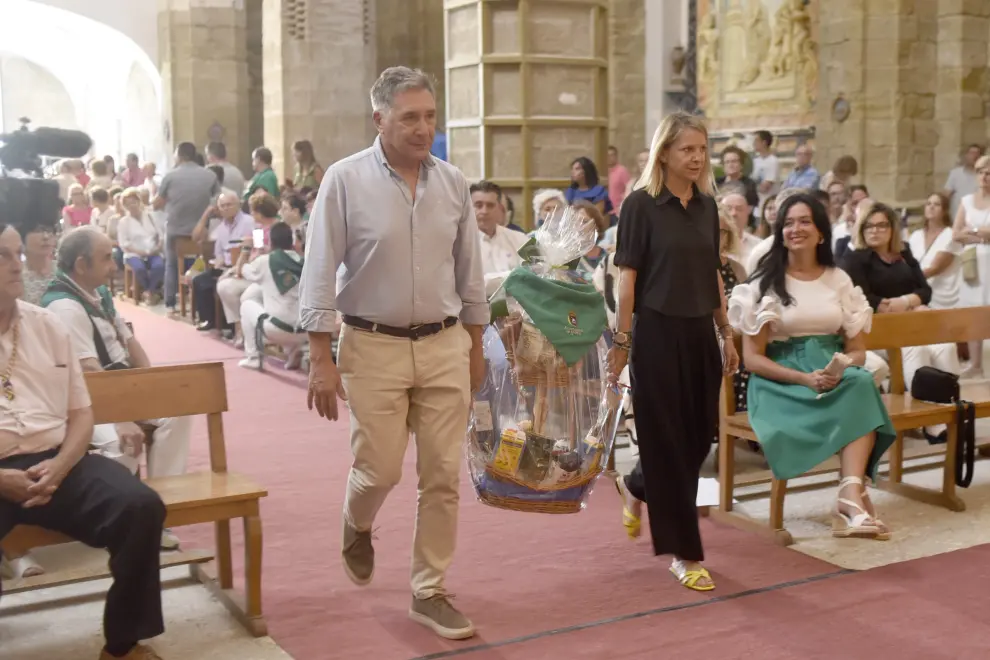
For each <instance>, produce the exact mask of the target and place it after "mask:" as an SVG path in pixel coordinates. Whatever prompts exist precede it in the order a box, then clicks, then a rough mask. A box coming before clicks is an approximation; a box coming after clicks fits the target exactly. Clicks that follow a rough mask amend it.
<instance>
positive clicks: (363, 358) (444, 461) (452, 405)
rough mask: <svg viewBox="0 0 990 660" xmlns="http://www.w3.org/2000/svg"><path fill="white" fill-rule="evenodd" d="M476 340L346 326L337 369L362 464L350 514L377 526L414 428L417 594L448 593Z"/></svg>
mask: <svg viewBox="0 0 990 660" xmlns="http://www.w3.org/2000/svg"><path fill="white" fill-rule="evenodd" d="M470 351H471V337H470V335H469V334H468V332H467V330H465V329H464V327H463V326H461V325H455V326H453V327H451V328H448V329H446V330H444V331H442V332H440V333H438V334H436V335H433V336H432V337H427V338H425V339H420V340H419V341H412V340H410V339H400V338H397V337H389V336H386V335H381V334H376V333H371V332H366V331H363V330H356V329H354V328H352V327H350V326H347V325H345V326H343V328H342V329H341V332H340V343H339V348H338V355H337V366H338V368H339V369H340V375H341V378H342V380H343V383H344V389H345V390H346V392H347V400H348V406H349V408H350V411H351V452H352V453H353V455H354V462H353V463H352V464H351V471H350V474H349V476H348V480H347V495H346V498H345V500H344V520H345V521H346V522H347V523H348V524H349V525H351V526H352V527H354V528H355V529H357V530H359V531H370V530H371V528H372V525H373V524H374V521H375V516H376V515H377V513H378V510H379V509H380V508H381V506H382V504H383V503H384V502H385V497H386V496H387V495H388V493H389V491H391V490H392V488H393V487H394V486H395V485H396V484H397V483H399V479H400V478H401V476H402V461H403V458H404V456H405V453H406V446H407V445H408V443H409V434H410V432H412V434H413V435H414V436H415V437H416V474H417V476H418V479H419V483H418V490H419V493H418V495H419V496H418V499H417V507H416V532H415V534H414V536H413V556H412V576H411V584H412V591H413V594H414V595H415V596H416V597H418V598H428V597H430V596H432V595H434V594H436V593H438V592H442V591H443V581H444V575H445V573H446V571H447V568H448V567H449V566H450V562H451V560H452V559H453V556H454V546H455V542H456V537H457V505H458V499H459V484H460V473H461V456H462V450H461V447H462V445H463V443H464V437H465V433H466V431H467V423H468V410H469V407H470V402H471V382H470V380H471V379H470V372H469V355H470Z"/></svg>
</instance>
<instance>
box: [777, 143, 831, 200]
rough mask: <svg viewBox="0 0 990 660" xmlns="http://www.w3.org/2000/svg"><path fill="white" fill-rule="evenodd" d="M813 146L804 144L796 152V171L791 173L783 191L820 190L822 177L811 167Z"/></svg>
mask: <svg viewBox="0 0 990 660" xmlns="http://www.w3.org/2000/svg"><path fill="white" fill-rule="evenodd" d="M812 155H813V154H812V151H811V145H809V144H802V145H799V146H798V148H797V149H795V150H794V171H793V172H791V173H790V174H789V175H788V176H787V179H786V180H785V181H784V185H783V187H782V188H781V190H784V189H787V188H804V189H805V190H809V191H814V190H818V182H819V181H820V180H821V175H820V174H819V173H818V170H816V169H815V168H814V167H812V166H811V157H812Z"/></svg>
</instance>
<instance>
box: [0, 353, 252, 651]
mask: <svg viewBox="0 0 990 660" xmlns="http://www.w3.org/2000/svg"><path fill="white" fill-rule="evenodd" d="M86 384H87V385H88V386H89V393H90V397H91V398H92V400H93V411H94V415H95V418H96V423H97V424H111V423H116V422H126V421H134V420H142V419H156V418H160V417H182V416H189V415H206V419H207V429H208V436H209V447H210V470H209V471H203V472H191V473H187V474H184V475H181V476H177V477H162V478H156V479H149V480H148V481H147V483H148V485H149V486H151V487H152V488H154V489H155V490H156V491H157V492H158V494H159V495H160V496H161V498H162V500H163V501H164V502H165V505H166V508H167V510H168V513H167V516H166V519H165V526H166V527H182V526H185V525H195V524H199V523H208V522H209V523H213V525H214V532H215V536H216V549H215V567H212V566H209V565H208V563H207V562H209V560H211V559H213V558H214V557H213V555H211V554H210V553H203V552H198V553H196V552H193V553H188V552H185V553H181V552H180V553H167V554H165V555H163V557H164V561H163V564H162V565H163V566H166V565H169V566H171V565H175V564H182V563H188V564H189V565H190V571H191V574H192V576H193V577H194V578H195V579H197V580H199V581H200V582H202V583H203V584H205V585H206V586H207V587H209V588H210V590H211V591H212V592H213V593H214V595H216V596H217V598H218V600H220V601H221V602H223V603H224V605H225V606H226V607H227V609H228V610H230V612H231V613H232V614H233V615H234V616H235V617H236V618H237V619H238V620H239V621H241V623H243V624H244V626H245V627H247V628H248V630H250V631H251V633H252V634H254V635H255V636H258V637H261V636H264V635H266V634H267V626H266V624H265V620H264V618H263V617H262V611H261V558H262V533H261V515H260V506H259V503H260V500H261V498H262V497H265V496H267V495H268V491H266V490H265V489H264V488H262V487H261V486H259V485H257V484H256V483H255V482H254V481H253V480H252V479H251V478H250V477H247V476H245V475H241V474H237V473H235V472H229V471H228V470H227V449H226V445H225V442H224V435H223V418H222V414H223V413H224V412H226V410H227V389H226V382H225V379H224V370H223V364H222V363H220V362H210V363H203V364H189V365H177V366H167V367H152V368H149V369H129V370H126V371H107V372H100V373H88V374H86ZM238 518H239V519H242V520H243V525H244V584H245V594H244V595H243V596H242V595H241V594H238V593H235V592H234V590H233V582H234V578H233V568H232V563H231V536H230V521H231V520H235V519H238ZM71 540H72V539H69V538H67V537H64V536H62V535H59V534H54V533H52V532H49V531H47V530H43V529H40V528H37V527H29V526H19V527H17V528H15V529H14V531H13V532H11V534H10V535H8V537H7V539H5V540H4V545H5V546H6V547H8V548H17V549H29V548H32V547H39V546H44V545H53V544H56V543H64V542H66V541H71ZM67 573H69V574H67V575H66V574H62V575H60V574H58V573H56V574H45V575H41V576H37V577H33V578H25V579H22V580H12V581H9V582H5V583H4V592H6V593H13V592H16V591H27V590H33V589H40V588H43V587H49V586H55V585H60V584H69V583H73V582H83V581H87V580H96V579H101V578H105V577H108V576H109V572H107V571H105V570H104V571H101V572H95V571H91V572H88V573H79V572H73V571H67Z"/></svg>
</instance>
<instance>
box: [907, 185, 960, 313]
mask: <svg viewBox="0 0 990 660" xmlns="http://www.w3.org/2000/svg"><path fill="white" fill-rule="evenodd" d="M908 247H910V248H911V254H912V255H914V258H915V259H917V260H918V263H919V264H921V270H922V272H924V274H925V278H926V279H927V280H928V284H929V285H930V286H931V287H932V299H931V302H929V303H928V306H929V307H931V308H932V309H952V308H953V307H956V306H957V305H958V304H959V287H960V285H961V284H962V268H961V263H960V260H959V254H960V253H961V252H962V246H961V245H959V243H956V241H955V240H954V239H953V237H952V219H951V217H950V216H949V200H948V199H947V198H946V197H945V195H943V194H941V193H932V194H931V195H929V196H928V201H927V202H925V226H924V227H922V228H921V229H916V230H915V231H913V232H912V233H911V236H910V237H909V238H908Z"/></svg>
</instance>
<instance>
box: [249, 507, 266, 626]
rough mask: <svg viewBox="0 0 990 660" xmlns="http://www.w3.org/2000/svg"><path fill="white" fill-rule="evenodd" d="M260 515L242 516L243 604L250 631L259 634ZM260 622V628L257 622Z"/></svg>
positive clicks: (262, 624)
mask: <svg viewBox="0 0 990 660" xmlns="http://www.w3.org/2000/svg"><path fill="white" fill-rule="evenodd" d="M261 539H262V537H261V517H260V516H248V517H246V518H244V592H245V598H244V605H245V608H244V609H245V612H244V614H245V615H246V616H247V618H248V621H249V622H250V624H249V625H250V627H251V631H252V632H253V633H254V634H255V635H257V636H261V635H264V634H265V624H264V620H263V619H262V618H261V557H262V542H261ZM259 623H260V626H261V627H260V628H258V627H257V626H258V624H259Z"/></svg>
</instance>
